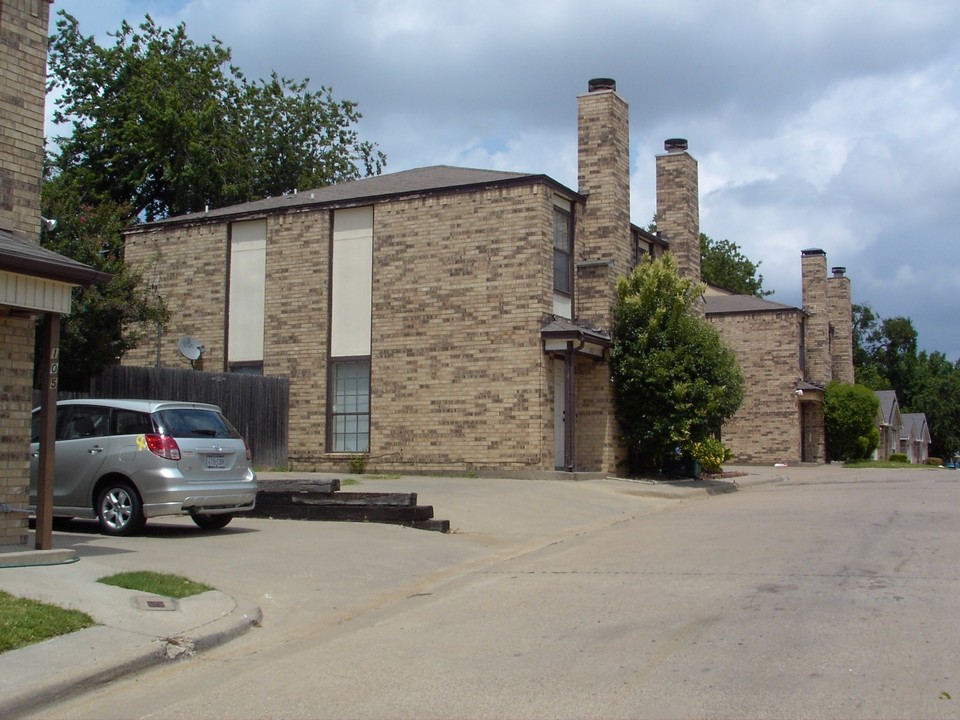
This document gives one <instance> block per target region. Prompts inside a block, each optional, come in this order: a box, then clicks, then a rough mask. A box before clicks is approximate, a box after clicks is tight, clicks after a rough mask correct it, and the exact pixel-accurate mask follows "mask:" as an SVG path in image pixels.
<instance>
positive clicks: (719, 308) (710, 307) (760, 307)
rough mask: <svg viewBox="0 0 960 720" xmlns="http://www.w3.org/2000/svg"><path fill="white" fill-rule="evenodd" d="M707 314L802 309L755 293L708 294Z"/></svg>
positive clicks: (706, 299)
mask: <svg viewBox="0 0 960 720" xmlns="http://www.w3.org/2000/svg"><path fill="white" fill-rule="evenodd" d="M704 299H705V301H706V312H707V315H714V314H722V313H756V312H784V311H785V310H795V311H798V312H799V311H800V310H799V308H795V307H791V306H790V305H783V304H782V303H775V302H771V301H770V300H764V299H763V298H758V297H754V296H753V295H706V296H705V297H704Z"/></svg>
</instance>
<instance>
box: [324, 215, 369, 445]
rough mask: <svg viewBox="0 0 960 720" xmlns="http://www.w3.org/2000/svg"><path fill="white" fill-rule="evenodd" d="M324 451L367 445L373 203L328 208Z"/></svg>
mask: <svg viewBox="0 0 960 720" xmlns="http://www.w3.org/2000/svg"><path fill="white" fill-rule="evenodd" d="M330 282H331V289H330V374H329V378H330V384H329V387H328V388H327V438H326V439H327V449H328V451H329V452H342V453H349V452H352V453H361V452H369V451H370V347H371V328H372V326H373V321H372V318H373V313H372V303H373V208H372V207H360V208H347V209H344V210H337V211H335V212H334V213H333V249H332V262H331V269H330Z"/></svg>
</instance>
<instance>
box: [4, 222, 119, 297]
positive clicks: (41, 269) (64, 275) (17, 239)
mask: <svg viewBox="0 0 960 720" xmlns="http://www.w3.org/2000/svg"><path fill="white" fill-rule="evenodd" d="M111 277H112V276H111V275H110V274H109V273H105V272H101V271H99V270H96V269H94V268H92V267H90V266H89V265H84V264H83V263H80V262H77V261H76V260H72V259H71V258H68V257H64V256H63V255H59V254H58V253H55V252H53V251H51V250H47V249H46V248H42V247H40V246H39V245H38V244H36V243H33V242H30V241H29V240H27V239H25V238H23V237H21V236H20V235H19V234H18V233H15V232H12V231H10V230H7V229H3V228H0V305H5V306H7V307H12V308H17V309H23V310H28V311H38V312H52V313H56V314H58V315H66V314H68V313H69V312H70V290H71V289H72V288H73V287H75V286H77V285H81V286H87V285H92V284H94V283H105V282H109V280H110V278H111Z"/></svg>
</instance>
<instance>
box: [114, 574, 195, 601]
mask: <svg viewBox="0 0 960 720" xmlns="http://www.w3.org/2000/svg"><path fill="white" fill-rule="evenodd" d="M97 582H100V583H103V584H104V585H114V586H116V587H121V588H126V589H127V590H139V591H140V592H148V593H153V594H154V595H162V596H163V597H168V598H185V597H190V596H191V595H199V594H200V593H204V592H207V590H213V588H212V587H210V586H209V585H204V584H203V583H199V582H195V581H193V580H190V579H189V578H185V577H183V576H181V575H169V574H167V573H155V572H149V571H140V572H125V573H118V574H117V575H110V576H109V577H103V578H100V579H99V580H97Z"/></svg>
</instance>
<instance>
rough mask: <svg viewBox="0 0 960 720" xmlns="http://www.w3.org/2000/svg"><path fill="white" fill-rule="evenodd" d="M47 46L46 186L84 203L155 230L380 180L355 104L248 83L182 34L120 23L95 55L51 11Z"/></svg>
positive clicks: (214, 51)
mask: <svg viewBox="0 0 960 720" xmlns="http://www.w3.org/2000/svg"><path fill="white" fill-rule="evenodd" d="M56 29H57V32H56V33H55V34H54V35H53V37H52V38H51V41H50V52H49V58H48V66H49V77H50V81H49V86H48V90H54V89H56V90H59V91H60V92H59V94H58V95H56V96H55V98H54V108H55V109H54V113H53V119H54V121H55V122H57V123H67V124H71V125H72V133H71V134H70V135H67V136H64V137H60V138H57V139H56V140H55V142H56V145H57V147H58V149H59V152H58V153H57V155H56V157H55V158H54V171H53V174H54V175H56V176H59V175H67V176H69V179H68V181H69V182H70V183H72V184H75V185H76V186H77V187H78V188H82V190H83V197H84V201H85V202H90V203H96V202H101V201H105V200H110V201H112V202H115V203H117V204H118V205H127V206H129V207H130V210H131V213H132V218H142V219H145V220H155V219H159V218H163V217H166V216H168V215H180V214H183V213H189V212H196V211H200V210H203V209H204V207H205V206H208V205H209V206H213V207H218V206H223V205H229V204H232V203H237V202H244V201H247V200H252V199H257V198H260V197H264V196H268V195H280V194H282V193H284V192H290V191H292V190H294V189H297V188H301V189H303V185H301V183H305V184H308V185H309V186H311V187H319V186H321V185H327V184H330V183H334V182H341V181H344V180H352V179H355V178H357V177H360V175H361V172H363V173H366V174H374V173H379V172H380V171H381V169H382V167H383V165H384V164H385V162H386V157H385V156H384V155H383V153H381V152H379V151H377V150H376V147H375V145H373V144H372V143H369V142H361V141H360V140H359V137H358V134H357V132H356V130H355V129H354V127H353V126H354V125H355V124H356V122H357V121H358V120H359V119H360V117H361V116H360V113H359V112H358V111H357V106H356V103H353V102H350V101H339V102H338V101H336V100H334V98H333V96H332V92H331V91H330V90H329V89H328V88H321V89H320V90H319V91H318V92H310V91H309V90H308V89H307V88H308V81H306V80H305V81H303V82H295V81H292V80H288V79H286V78H280V77H278V76H277V75H276V74H275V73H274V74H272V75H271V77H270V79H269V80H266V81H260V82H250V81H248V80H247V79H246V78H245V77H244V75H243V73H242V72H241V71H240V70H239V69H238V68H237V67H235V66H234V65H232V64H231V53H230V50H229V49H228V48H226V47H224V46H223V44H222V43H221V42H220V40H218V39H216V38H213V39H212V41H211V43H210V44H208V45H203V44H197V43H195V42H194V41H193V40H191V39H190V38H189V37H188V36H187V33H186V26H185V25H184V24H183V23H181V24H180V25H178V26H177V27H176V28H173V29H165V28H162V27H160V26H159V25H157V24H156V23H155V22H154V21H153V19H152V18H151V17H150V16H149V15H147V16H146V19H145V20H144V22H143V23H141V24H140V26H139V27H138V28H133V27H132V26H131V25H129V24H128V23H127V22H126V21H124V22H122V23H121V25H120V29H119V30H118V31H116V32H114V33H111V35H110V36H111V37H112V38H113V44H112V45H110V46H109V47H101V46H100V45H98V44H97V43H96V41H95V40H94V38H93V37H90V36H84V35H83V34H82V33H81V32H80V26H79V23H78V22H77V20H76V19H75V18H74V17H72V16H70V15H69V14H67V13H65V12H63V11H61V12H60V13H59V20H58V21H57V24H56Z"/></svg>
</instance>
